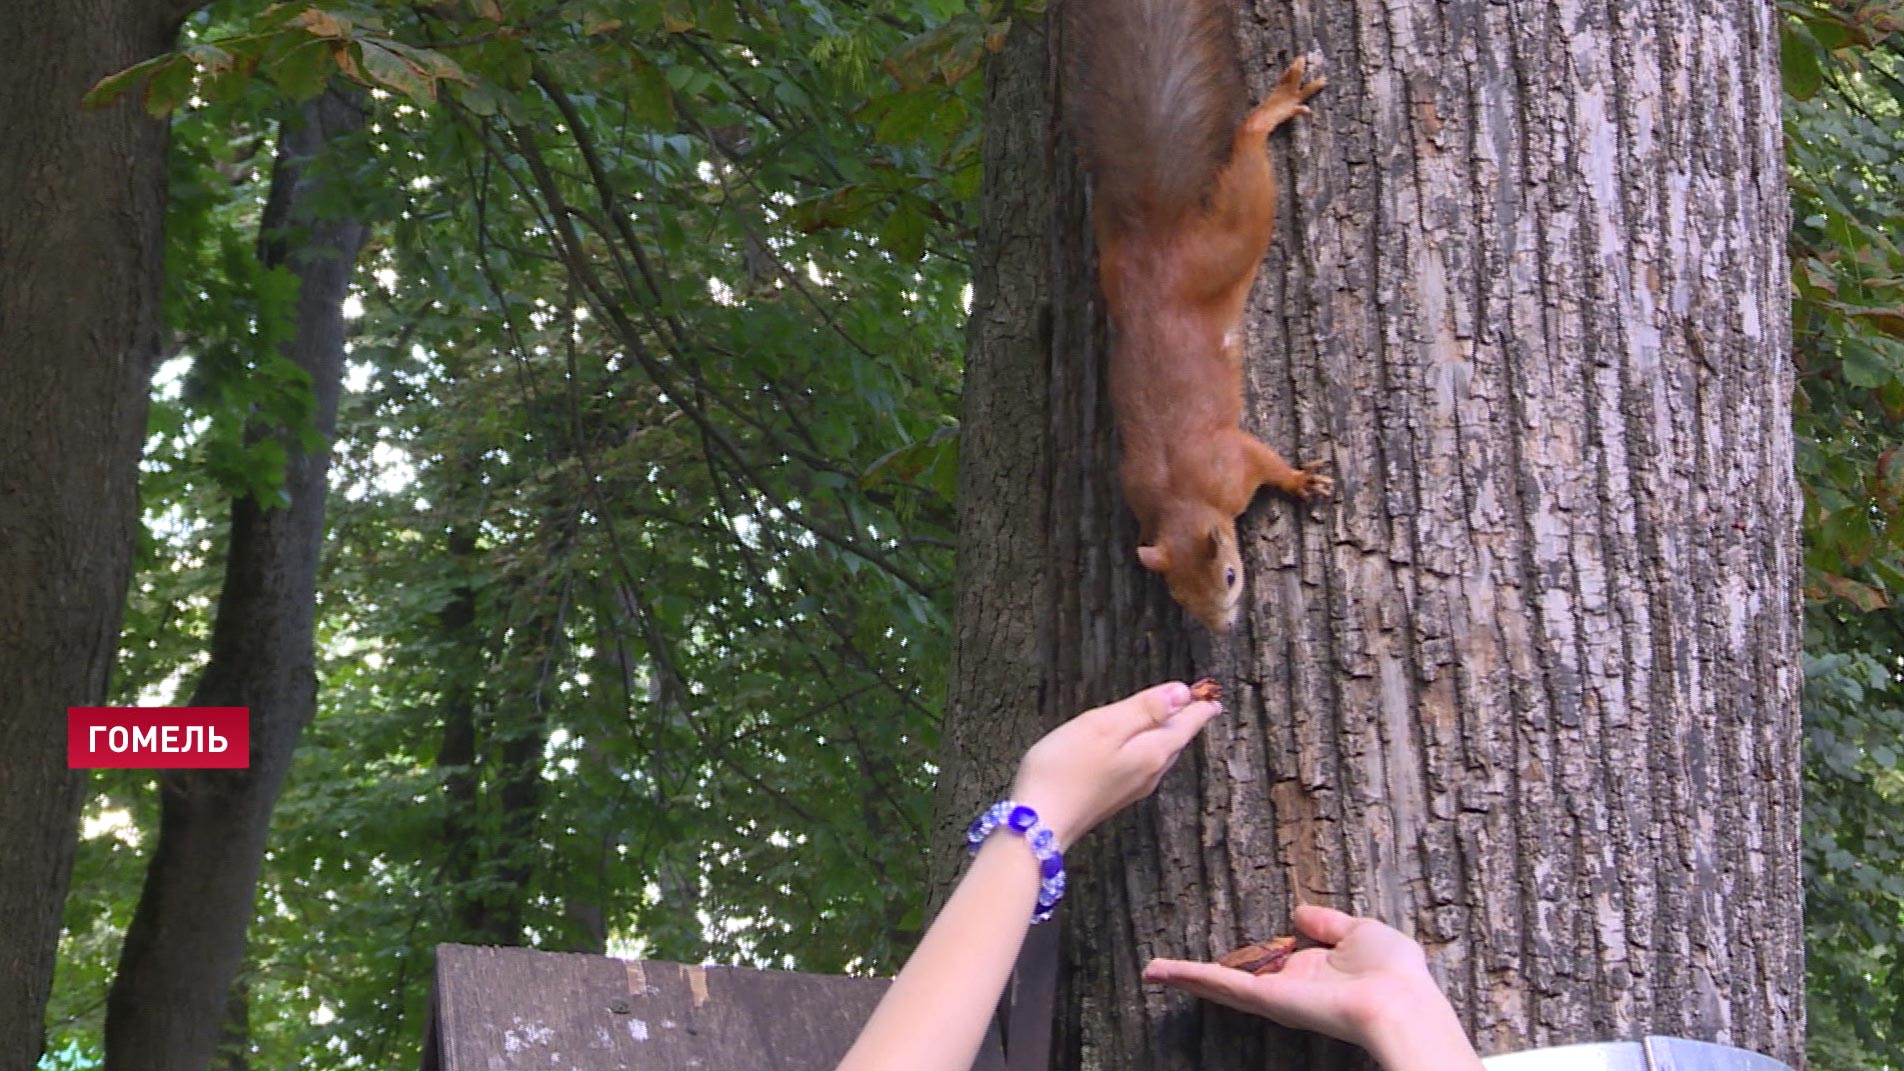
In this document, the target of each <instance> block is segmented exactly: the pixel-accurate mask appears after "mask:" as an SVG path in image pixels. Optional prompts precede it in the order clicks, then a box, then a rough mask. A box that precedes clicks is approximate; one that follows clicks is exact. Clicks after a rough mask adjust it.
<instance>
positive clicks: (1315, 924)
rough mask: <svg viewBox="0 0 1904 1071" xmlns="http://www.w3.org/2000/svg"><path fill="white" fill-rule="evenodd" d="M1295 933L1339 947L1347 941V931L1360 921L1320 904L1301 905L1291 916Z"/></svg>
mask: <svg viewBox="0 0 1904 1071" xmlns="http://www.w3.org/2000/svg"><path fill="white" fill-rule="evenodd" d="M1291 921H1292V922H1293V923H1295V926H1296V932H1297V933H1300V934H1302V935H1303V936H1305V937H1311V938H1314V939H1315V940H1317V941H1319V942H1321V943H1323V944H1325V945H1331V946H1333V945H1339V944H1341V943H1342V942H1343V941H1345V940H1347V939H1348V936H1349V931H1350V930H1352V929H1354V928H1355V924H1356V923H1358V922H1360V921H1362V920H1361V919H1358V918H1356V917H1355V916H1354V915H1349V914H1345V913H1343V912H1341V911H1337V910H1336V909H1335V908H1333V907H1323V906H1322V905H1321V904H1303V905H1302V906H1301V907H1298V908H1297V909H1296V910H1295V912H1294V914H1293V915H1292V916H1291Z"/></svg>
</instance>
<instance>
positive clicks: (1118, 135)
mask: <svg viewBox="0 0 1904 1071" xmlns="http://www.w3.org/2000/svg"><path fill="white" fill-rule="evenodd" d="M1231 2H1232V0H1068V2H1067V3H1065V5H1064V6H1065V8H1066V10H1067V12H1068V18H1067V20H1066V23H1065V32H1066V36H1067V39H1068V49H1069V52H1070V55H1071V67H1070V70H1071V78H1070V83H1069V96H1070V102H1069V110H1070V111H1071V113H1072V116H1073V129H1074V130H1075V132H1076V137H1077V141H1078V147H1079V152H1080V153H1081V155H1082V157H1083V161H1084V166H1085V169H1086V170H1087V171H1088V172H1089V173H1090V175H1091V179H1092V187H1093V194H1092V196H1093V208H1092V228H1093V230H1094V232H1095V234H1096V237H1097V255H1098V282H1099V286H1100V287H1101V289H1102V290H1103V293H1104V301H1105V304H1106V307H1107V310H1108V312H1109V313H1110V319H1111V327H1112V343H1111V367H1110V386H1111V403H1112V407H1113V409H1115V411H1116V415H1117V427H1118V432H1119V434H1120V436H1121V437H1122V439H1123V444H1124V456H1123V463H1122V465H1121V467H1120V469H1119V474H1120V476H1121V478H1122V481H1123V485H1124V500H1125V502H1127V503H1128V504H1129V505H1130V508H1131V511H1132V512H1133V513H1135V514H1136V515H1137V522H1138V528H1139V532H1138V541H1139V543H1140V545H1139V546H1138V548H1137V556H1138V558H1139V559H1140V560H1141V561H1142V562H1143V565H1144V567H1145V568H1146V569H1149V570H1151V571H1153V572H1157V573H1161V574H1163V577H1164V582H1165V584H1166V585H1168V587H1169V588H1170V594H1171V596H1172V597H1173V598H1175V599H1176V600H1177V602H1178V603H1180V604H1182V606H1183V608H1184V609H1186V610H1188V611H1189V612H1190V614H1191V616H1193V617H1195V618H1196V619H1197V620H1198V621H1201V622H1202V623H1203V625H1204V627H1206V628H1208V629H1209V630H1210V631H1212V632H1224V631H1227V630H1228V629H1229V628H1230V626H1231V625H1233V624H1235V622H1236V617H1237V610H1238V606H1239V604H1240V603H1241V600H1242V594H1243V561H1242V556H1241V554H1240V553H1239V552H1238V550H1237V543H1236V518H1237V516H1238V515H1239V514H1241V513H1242V512H1243V511H1244V510H1245V509H1246V508H1248V506H1249V504H1250V500H1251V499H1252V498H1254V497H1255V496H1256V491H1257V489H1258V488H1261V487H1263V486H1264V485H1266V484H1267V485H1268V486H1271V487H1274V488H1276V489H1278V490H1280V491H1282V492H1283V493H1284V494H1287V495H1289V496H1290V497H1292V498H1295V499H1297V500H1300V501H1307V500H1309V499H1310V498H1324V497H1327V496H1328V495H1329V494H1331V493H1332V492H1333V491H1334V487H1335V485H1334V483H1333V481H1331V480H1330V479H1329V477H1327V476H1323V475H1320V474H1319V473H1318V472H1317V471H1316V470H1317V469H1319V468H1320V467H1321V466H1322V462H1320V461H1316V462H1311V463H1309V464H1307V465H1304V466H1303V467H1302V468H1300V469H1298V468H1295V467H1292V466H1291V465H1290V464H1289V463H1288V462H1286V461H1284V460H1283V459H1282V457H1281V456H1280V455H1278V454H1277V453H1276V451H1274V450H1272V449H1270V448H1269V447H1268V446H1267V445H1265V444H1264V443H1263V442H1261V441H1260V440H1258V439H1257V438H1256V437H1255V436H1253V435H1250V434H1249V433H1248V432H1246V431H1244V430H1243V429H1242V428H1241V427H1239V426H1238V422H1239V421H1240V420H1241V418H1242V413H1243V334H1242V319H1243V305H1244V303H1245V302H1246V301H1247V300H1248V299H1249V292H1250V286H1251V285H1252V284H1253V283H1254V282H1255V280H1256V270H1257V267H1258V266H1259V265H1260V264H1261V262H1262V259H1263V254H1264V253H1265V252H1266V251H1268V249H1269V238H1270V233H1271V231H1272V230H1273V229H1274V227H1275V223H1276V179H1275V176H1274V175H1273V174H1272V173H1271V170H1270V166H1269V156H1268V153H1267V151H1266V148H1265V145H1266V142H1267V139H1268V138H1269V134H1270V132H1271V131H1273V130H1275V129H1276V128H1277V127H1279V126H1281V125H1282V124H1283V123H1285V122H1287V121H1289V120H1290V119H1293V118H1295V117H1296V116H1298V115H1307V114H1308V113H1309V109H1308V107H1306V106H1305V105H1304V104H1303V101H1305V100H1307V99H1308V98H1309V97H1310V96H1311V95H1313V94H1314V93H1315V92H1316V91H1318V90H1320V89H1321V88H1322V87H1323V84H1324V79H1322V78H1314V79H1308V80H1305V78H1304V71H1305V64H1304V61H1303V60H1302V59H1300V58H1298V59H1297V60H1296V61H1295V62H1293V63H1291V64H1290V65H1289V68H1288V70H1286V71H1284V72H1283V75H1282V77H1281V78H1280V79H1278V80H1277V82H1276V87H1275V88H1274V89H1273V90H1271V91H1270V94H1269V97H1268V98H1267V99H1266V100H1264V101H1263V102H1262V103H1261V104H1259V105H1257V106H1256V107H1255V108H1254V109H1251V108H1250V107H1249V94H1248V88H1247V87H1246V86H1245V85H1244V83H1243V72H1242V65H1241V60H1240V56H1239V53H1238V50H1237V45H1236V39H1235V37H1234V35H1233V34H1234V31H1233V27H1232V18H1233V16H1232V13H1231Z"/></svg>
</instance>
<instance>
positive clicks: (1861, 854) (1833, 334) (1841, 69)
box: [1780, 0, 1904, 1071]
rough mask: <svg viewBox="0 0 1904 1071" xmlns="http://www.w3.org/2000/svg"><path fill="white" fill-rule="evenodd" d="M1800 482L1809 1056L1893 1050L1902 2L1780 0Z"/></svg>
mask: <svg viewBox="0 0 1904 1071" xmlns="http://www.w3.org/2000/svg"><path fill="white" fill-rule="evenodd" d="M1780 8H1781V10H1782V11H1783V12H1784V13H1785V16H1786V18H1785V22H1784V35H1783V39H1782V50H1781V58H1782V63H1783V71H1784V79H1785V90H1786V93H1787V97H1788V99H1787V101H1786V133H1787V138H1786V145H1787V151H1788V155H1789V158H1790V164H1791V174H1792V181H1791V187H1792V195H1793V216H1794V219H1795V221H1796V222H1795V224H1794V227H1793V233H1792V257H1793V269H1792V282H1793V293H1794V303H1793V310H1792V318H1793V333H1794V343H1795V352H1794V360H1795V362H1796V364H1797V367H1798V375H1799V380H1798V394H1797V397H1796V399H1795V405H1794V409H1795V430H1796V433H1797V444H1796V446H1797V457H1796V463H1797V465H1796V467H1797V470H1798V475H1799V479H1800V481H1801V483H1802V485H1803V488H1804V491H1805V516H1804V522H1805V566H1806V586H1805V592H1806V596H1807V599H1808V604H1807V607H1806V620H1807V630H1806V649H1807V651H1808V657H1807V660H1806V665H1805V692H1804V717H1805V753H1806V803H1805V870H1806V916H1807V917H1806V928H1807V989H1808V992H1809V994H1810V1000H1809V1007H1808V1018H1809V1020H1810V1026H1811V1030H1810V1038H1809V1041H1808V1048H1809V1055H1810V1058H1811V1062H1812V1065H1813V1066H1815V1067H1821V1068H1827V1069H1831V1071H1849V1069H1861V1068H1870V1069H1873V1071H1876V1069H1879V1068H1889V1067H1897V1066H1900V1065H1904V999H1900V996H1899V995H1900V993H1904V959H1901V956H1904V842H1900V840H1899V836H1900V835H1899V833H1898V830H1899V829H1901V828H1904V770H1900V766H1899V760H1900V753H1899V748H1898V744H1897V741H1898V740H1899V739H1900V734H1904V714H1900V710H1901V709H1904V686H1900V682H1899V680H1898V676H1897V673H1896V666H1897V665H1898V664H1899V659H1900V656H1904V634H1900V633H1899V631H1898V630H1897V629H1896V627H1895V626H1894V625H1893V624H1892V623H1891V621H1890V618H1891V616H1892V615H1893V614H1894V613H1895V611H1894V610H1893V609H1891V606H1892V603H1893V602H1894V601H1895V600H1896V599H1897V597H1898V595H1899V593H1900V592H1904V513H1901V512H1900V511H1901V510H1904V465H1900V451H1899V449H1898V444H1899V443H1900V441H1904V344H1900V334H1899V330H1898V329H1899V327H1900V326H1904V316H1900V313H1904V286H1901V285H1900V279H1904V259H1901V258H1900V250H1899V246H1898V243H1897V240H1896V235H1897V234H1898V233H1900V232H1904V84H1901V83H1900V82H1899V81H1898V79H1897V77H1896V74H1897V67H1898V62H1899V60H1898V50H1897V49H1896V47H1895V46H1896V43H1897V42H1898V40H1899V37H1898V33H1897V30H1898V27H1899V25H1900V23H1899V20H1898V18H1897V15H1898V12H1899V7H1898V5H1897V4H1895V3H1892V2H1889V0H1885V2H1854V3H1848V4H1837V3H1832V4H1824V3H1811V2H1809V0H1786V2H1784V3H1781V5H1780Z"/></svg>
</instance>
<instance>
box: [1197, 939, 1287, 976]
mask: <svg viewBox="0 0 1904 1071" xmlns="http://www.w3.org/2000/svg"><path fill="white" fill-rule="evenodd" d="M1295 951H1296V939H1295V938H1294V937H1272V938H1270V939H1269V940H1267V941H1258V942H1257V943H1255V944H1253V945H1244V946H1243V947H1242V948H1239V949H1237V950H1236V951H1234V952H1226V953H1224V954H1223V955H1222V956H1220V957H1218V959H1217V961H1216V962H1217V965H1218V966H1222V967H1228V968H1230V969H1231V970H1236V971H1248V972H1250V973H1251V974H1257V975H1262V974H1275V973H1276V972H1277V971H1280V970H1282V969H1283V966H1284V964H1287V963H1288V962H1289V957H1290V956H1291V955H1294V954H1295Z"/></svg>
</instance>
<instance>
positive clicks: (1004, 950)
mask: <svg viewBox="0 0 1904 1071" xmlns="http://www.w3.org/2000/svg"><path fill="white" fill-rule="evenodd" d="M1221 709H1222V708H1221V707H1219V706H1218V705H1217V704H1215V703H1200V702H1192V701H1191V698H1190V689H1189V688H1188V687H1187V686H1186V685H1184V684H1181V683H1178V682H1172V683H1170V684H1163V685H1159V686H1157V687H1155V688H1152V689H1150V690H1149V691H1145V692H1139V693H1138V694H1137V695H1134V696H1131V697H1130V698H1129V699H1126V700H1124V701H1122V702H1119V703H1113V704H1111V705H1110V706H1107V707H1099V708H1097V709H1096V710H1090V711H1086V712H1085V713H1083V714H1080V715H1078V716H1077V717H1076V718H1073V719H1072V720H1070V721H1068V722H1066V723H1065V724H1063V725H1061V726H1059V727H1058V728H1057V729H1055V730H1053V731H1052V732H1051V733H1050V734H1049V735H1047V736H1046V737H1045V738H1044V739H1043V740H1040V741H1039V742H1038V743H1037V744H1036V745H1034V746H1033V747H1032V749H1031V750H1030V751H1029V752H1027V753H1026V755H1025V760H1024V762H1023V763H1022V764H1021V765H1020V766H1019V769H1018V780H1017V782H1016V784H1015V786H1014V787H1013V789H1012V798H1013V799H1015V800H1017V801H1018V802H1020V803H1023V804H1026V805H1027V806H1030V807H1032V808H1033V809H1035V810H1036V811H1037V812H1038V814H1039V816H1040V818H1041V819H1042V821H1043V823H1044V825H1046V826H1047V827H1049V828H1050V829H1051V830H1052V831H1053V832H1054V833H1056V834H1057V837H1058V843H1059V844H1060V845H1062V846H1065V847H1069V846H1070V845H1071V844H1073V843H1075V842H1076V840H1077V838H1078V837H1081V836H1083V835H1084V834H1085V833H1086V832H1087V831H1089V830H1090V829H1091V828H1092V827H1093V826H1095V825H1097V824H1098V823H1099V822H1101V821H1103V820H1104V819H1106V818H1109V817H1110V816H1111V815H1113V814H1115V813H1117V812H1118V811H1120V810H1122V809H1123V808H1124V807H1125V806H1127V805H1129V804H1131V803H1133V802H1135V801H1137V800H1139V799H1142V798H1143V797H1145V796H1148V795H1150V793H1151V792H1152V791H1154V790H1155V789H1156V787H1157V781H1158V779H1159V778H1161V777H1162V776H1163V774H1164V771H1165V770H1167V769H1169V767H1170V764H1171V763H1172V762H1173V761H1174V760H1175V759H1176V757H1177V753H1178V752H1180V751H1182V750H1183V748H1184V745H1185V744H1188V743H1189V742H1190V739H1191V737H1193V736H1195V735H1196V733H1197V730H1199V729H1201V728H1203V726H1204V724H1205V723H1206V722H1208V721H1209V720H1210V719H1211V718H1213V717H1215V716H1216V715H1217V713H1218V712H1219V711H1220V710H1221ZM1039 880H1040V876H1039V872H1038V860H1037V859H1036V857H1034V856H1033V855H1032V852H1031V849H1030V847H1029V846H1028V845H1027V844H1026V843H1025V842H1024V838H1022V837H1020V836H1018V835H1016V834H1014V833H1011V832H1009V831H1005V830H1000V831H998V832H996V833H993V834H992V835H991V837H990V838H989V839H988V840H986V842H985V844H984V846H983V847H982V848H980V849H979V853H978V855H977V857H976V858H974V859H973V861H972V865H971V868H970V869H969V870H967V871H966V874H965V877H964V879H963V880H961V881H960V882H959V885H958V888H957V889H955V890H953V892H952V897H951V899H949V900H947V901H946V904H945V907H944V909H943V910H941V911H940V912H939V916H938V918H935V919H933V920H932V925H931V926H930V927H929V928H928V929H927V930H926V935H925V937H924V938H923V939H921V940H920V942H919V947H918V948H917V949H916V950H914V952H913V954H912V958H911V959H909V960H907V961H906V966H905V969H904V970H901V971H900V972H899V977H898V978H896V979H894V980H893V984H892V988H891V989H888V990H887V991H886V995H885V996H884V997H882V998H880V1001H879V1007H877V1008H875V1009H874V1010H873V1016H872V1018H871V1019H869V1020H867V1022H866V1027H865V1029H864V1030H862V1031H861V1032H860V1036H859V1040H857V1041H855V1042H854V1043H853V1047H852V1049H850V1050H849V1051H848V1052H847V1054H846V1058H845V1059H844V1060H842V1061H841V1062H840V1066H839V1071H893V1069H896V1068H905V1069H906V1071H970V1068H971V1066H972V1064H973V1062H974V1061H975V1060H976V1059H977V1057H978V1050H979V1045H980V1044H981V1043H983V1041H984V1039H985V1031H986V1028H987V1026H988V1024H989V1023H990V1021H991V1016H992V1011H993V1009H994V1008H995V1007H996V1006H997V1004H998V998H999V996H1000V995H1001V994H1003V993H1004V991H1005V983H1006V981H1007V980H1008V979H1009V978H1010V977H1011V969H1012V964H1013V962H1014V961H1015V960H1016V959H1017V958H1018V950H1019V947H1020V946H1021V945H1022V944H1024V940H1025V932H1026V930H1027V929H1028V928H1029V926H1030V924H1031V913H1032V909H1033V908H1034V907H1035V906H1036V904H1037V902H1038V886H1039Z"/></svg>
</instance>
